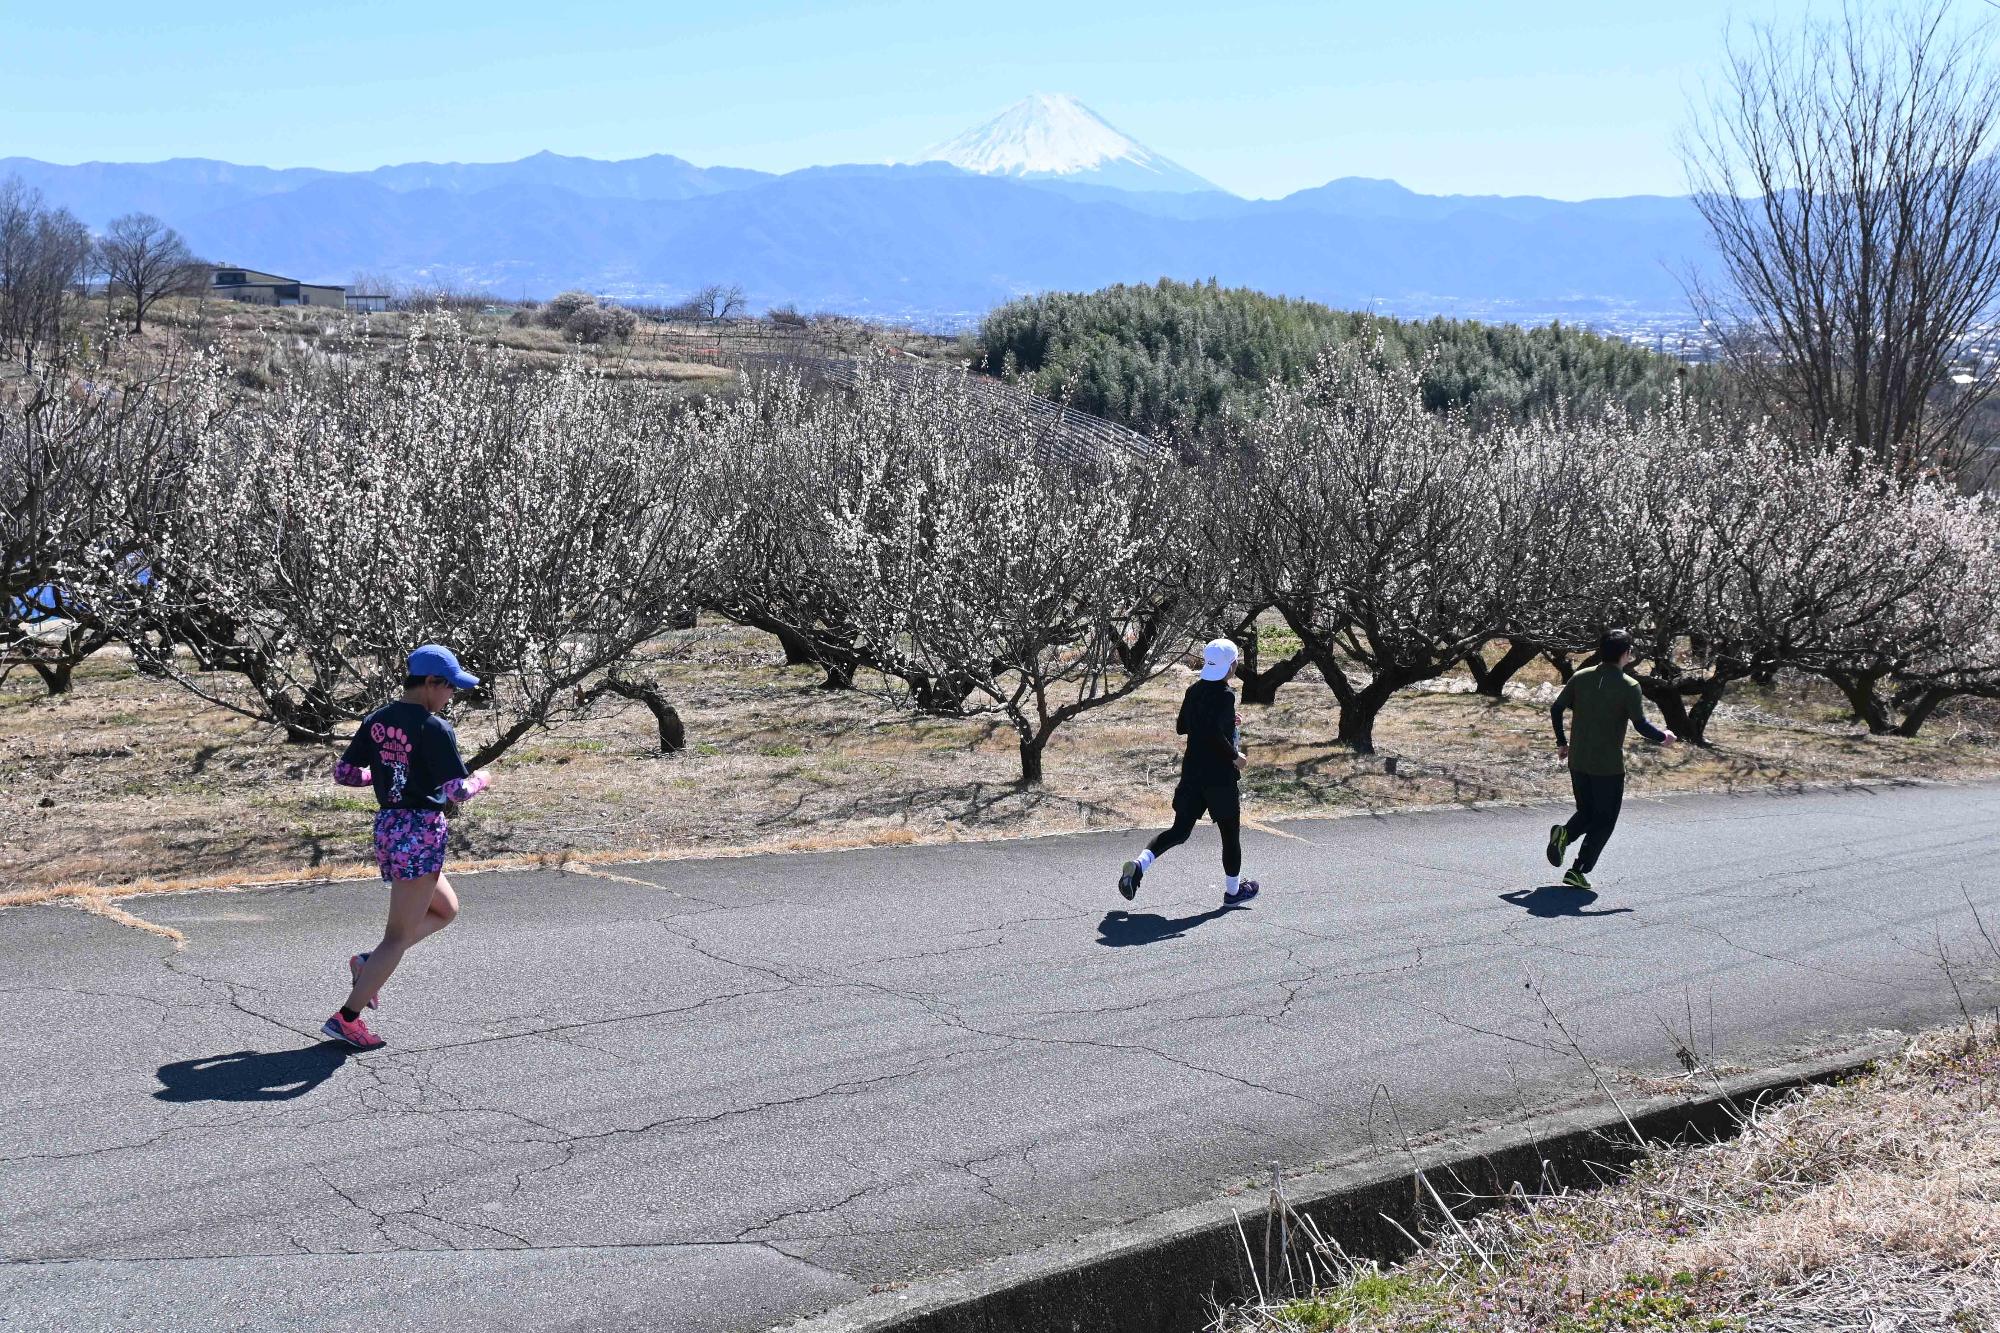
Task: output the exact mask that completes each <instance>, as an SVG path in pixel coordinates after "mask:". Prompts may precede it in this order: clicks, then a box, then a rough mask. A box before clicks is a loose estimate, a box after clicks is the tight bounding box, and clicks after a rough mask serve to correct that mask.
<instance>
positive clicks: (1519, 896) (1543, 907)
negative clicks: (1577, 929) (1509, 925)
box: [1500, 884, 1633, 917]
mask: <svg viewBox="0 0 2000 1333" xmlns="http://www.w3.org/2000/svg"><path fill="white" fill-rule="evenodd" d="M1500 901H1501V902H1503V903H1512V904H1514V906H1516V907H1521V908H1525V909H1527V912H1528V915H1530V916H1539V917H1556V916H1617V915H1619V914H1620V913H1623V912H1629V911H1631V910H1633V909H1631V908H1629V907H1608V908H1606V909H1605V910H1603V911H1602V912H1586V911H1584V910H1583V909H1584V908H1586V907H1588V906H1590V905H1591V904H1592V903H1594V902H1596V901H1597V894H1596V893H1595V892H1593V891H1592V890H1590V889H1572V888H1571V887H1569V885H1567V884H1544V885H1542V886H1540V887H1539V888H1533V889H1515V890H1514V891H1513V892H1512V893H1503V894H1501V895H1500Z"/></svg>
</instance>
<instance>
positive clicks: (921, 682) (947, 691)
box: [903, 672, 972, 717]
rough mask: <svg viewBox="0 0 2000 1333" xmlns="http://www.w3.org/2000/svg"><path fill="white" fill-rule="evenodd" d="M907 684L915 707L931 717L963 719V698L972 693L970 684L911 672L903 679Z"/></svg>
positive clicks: (952, 677)
mask: <svg viewBox="0 0 2000 1333" xmlns="http://www.w3.org/2000/svg"><path fill="white" fill-rule="evenodd" d="M903 679H904V680H905V681H907V682H908V683H909V686H910V694H911V697H912V698H914V699H915V700H916V702H917V707H918V708H920V709H922V710H923V711H924V712H926V713H929V714H931V715H932V716H933V717H963V716H964V715H965V698H966V696H967V695H969V694H971V693H972V683H971V682H970V681H968V680H965V679H963V678H961V677H956V676H929V675H925V674H923V673H922V672H911V673H909V674H907V675H905V676H904V677H903Z"/></svg>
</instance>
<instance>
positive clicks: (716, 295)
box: [678, 282, 744, 319]
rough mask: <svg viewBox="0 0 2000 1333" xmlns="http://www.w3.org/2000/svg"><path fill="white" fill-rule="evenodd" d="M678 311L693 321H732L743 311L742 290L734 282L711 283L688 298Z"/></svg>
mask: <svg viewBox="0 0 2000 1333" xmlns="http://www.w3.org/2000/svg"><path fill="white" fill-rule="evenodd" d="M678 309H680V310H683V311H685V312H687V314H688V315H690V316H692V317H693V318H695V319H734V318H735V317H736V316H738V315H740V314H742V313H743V310H744V300H743V288H742V286H741V285H740V284H738V283H734V282H729V283H722V282H711V283H708V284H707V285H705V286H703V287H702V288H701V289H700V290H698V291H696V292H695V294H694V295H692V296H690V297H688V299H687V300H686V301H685V302H683V303H682V304H681V305H680V306H679V307H678Z"/></svg>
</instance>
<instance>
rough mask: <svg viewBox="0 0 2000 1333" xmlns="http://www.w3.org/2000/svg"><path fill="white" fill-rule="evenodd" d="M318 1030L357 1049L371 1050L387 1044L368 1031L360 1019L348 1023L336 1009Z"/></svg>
mask: <svg viewBox="0 0 2000 1333" xmlns="http://www.w3.org/2000/svg"><path fill="white" fill-rule="evenodd" d="M320 1031H321V1032H324V1033H325V1034H326V1035H327V1036H329V1037H332V1038H333V1039H334V1040H335V1041H344V1042H346V1043H347V1044H348V1045H349V1046H352V1047H353V1048H354V1049H355V1050H357V1051H372V1050H374V1049H375V1048H376V1047H378V1046H387V1045H388V1044H389V1043H388V1042H386V1041H383V1040H382V1039H381V1038H380V1037H378V1036H376V1035H375V1034H374V1033H372V1032H370V1031H369V1030H368V1025H367V1024H366V1023H364V1022H362V1021H361V1020H360V1019H358V1018H357V1019H355V1020H354V1021H353V1022H352V1023H350V1022H348V1021H347V1020H346V1019H344V1018H342V1017H341V1016H340V1010H338V1009H336V1010H334V1011H333V1017H332V1018H329V1019H327V1020H326V1025H325V1026H324V1027H322V1028H320Z"/></svg>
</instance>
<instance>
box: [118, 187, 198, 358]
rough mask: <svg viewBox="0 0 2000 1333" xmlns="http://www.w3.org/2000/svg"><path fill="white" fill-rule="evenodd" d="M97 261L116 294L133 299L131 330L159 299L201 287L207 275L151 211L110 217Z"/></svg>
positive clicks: (143, 321)
mask: <svg viewBox="0 0 2000 1333" xmlns="http://www.w3.org/2000/svg"><path fill="white" fill-rule="evenodd" d="M97 262H98V266H99V267H100V268H101V269H102V270H103V272H104V276H105V277H106V279H107V280H108V281H109V282H110V284H111V288H112V290H113V291H115V292H121V293H123V294H124V295H125V296H127V297H129V298H131V301H132V332H134V333H139V332H142V331H143V330H144V329H145V327H146V312H147V311H148V310H151V309H152V308H153V306H154V305H155V304H156V303H158V301H159V300H160V298H161V297H164V296H176V295H180V294H182V293H186V292H192V291H197V290H199V289H200V287H201V285H202V282H203V279H204V277H205V273H204V270H203V267H202V265H200V264H199V263H198V262H197V261H196V260H195V257H194V254H193V253H192V252H191V251H190V250H189V249H188V247H187V242H186V241H183V240H182V239H181V234H180V233H179V232H177V231H175V230H174V229H173V228H172V227H169V226H168V225H167V224H166V223H164V222H162V221H160V220H159V219H158V218H156V217H154V216H153V215H152V214H150V213H127V214H125V215H124V216H123V217H119V218H114V219H112V222H111V225H110V227H109V228H107V229H106V230H105V233H104V236H103V238H102V239H100V240H99V241H98V243H97Z"/></svg>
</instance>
